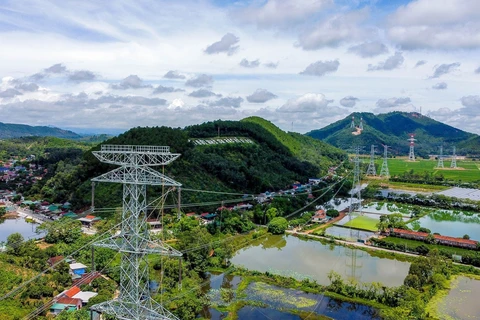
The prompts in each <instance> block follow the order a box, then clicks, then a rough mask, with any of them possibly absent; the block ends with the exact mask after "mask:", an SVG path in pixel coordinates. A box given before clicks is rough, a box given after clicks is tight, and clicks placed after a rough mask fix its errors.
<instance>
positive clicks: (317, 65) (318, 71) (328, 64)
mask: <svg viewBox="0 0 480 320" xmlns="http://www.w3.org/2000/svg"><path fill="white" fill-rule="evenodd" d="M339 66H340V62H339V61H338V60H331V61H317V62H314V63H312V64H310V65H308V66H307V67H306V68H305V70H303V71H302V72H300V74H303V75H308V76H317V77H321V76H324V75H326V74H327V73H332V72H335V71H337V70H338V67H339Z"/></svg>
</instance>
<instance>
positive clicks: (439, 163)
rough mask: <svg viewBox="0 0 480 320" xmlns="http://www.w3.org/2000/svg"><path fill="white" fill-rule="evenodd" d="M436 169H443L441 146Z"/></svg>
mask: <svg viewBox="0 0 480 320" xmlns="http://www.w3.org/2000/svg"><path fill="white" fill-rule="evenodd" d="M437 168H443V146H440V154H439V155H438V164H437Z"/></svg>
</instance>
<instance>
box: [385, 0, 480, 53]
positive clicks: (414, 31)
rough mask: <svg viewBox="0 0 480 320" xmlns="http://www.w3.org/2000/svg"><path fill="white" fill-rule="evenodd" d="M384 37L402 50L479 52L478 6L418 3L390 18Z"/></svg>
mask: <svg viewBox="0 0 480 320" xmlns="http://www.w3.org/2000/svg"><path fill="white" fill-rule="evenodd" d="M388 24H389V28H388V29H387V35H388V36H389V38H390V39H391V40H392V41H394V42H396V43H398V44H399V45H400V46H401V47H402V48H403V49H453V50H456V49H475V48H480V2H479V1H476V0H443V1H441V2H440V3H439V2H438V1H436V0H417V1H412V2H410V3H408V4H407V5H403V6H400V7H399V8H398V9H397V10H396V11H395V12H394V13H393V14H392V15H391V16H390V17H389V18H388Z"/></svg>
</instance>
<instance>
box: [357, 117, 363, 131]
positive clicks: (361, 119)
mask: <svg viewBox="0 0 480 320" xmlns="http://www.w3.org/2000/svg"><path fill="white" fill-rule="evenodd" d="M358 129H360V130H363V117H360V125H359V126H358Z"/></svg>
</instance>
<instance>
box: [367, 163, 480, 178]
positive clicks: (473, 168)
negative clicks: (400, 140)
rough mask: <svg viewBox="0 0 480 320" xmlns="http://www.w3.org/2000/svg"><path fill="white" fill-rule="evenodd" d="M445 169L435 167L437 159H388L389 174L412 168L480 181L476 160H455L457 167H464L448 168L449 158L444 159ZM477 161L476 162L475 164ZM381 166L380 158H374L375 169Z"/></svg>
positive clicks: (416, 171)
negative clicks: (411, 160)
mask: <svg viewBox="0 0 480 320" xmlns="http://www.w3.org/2000/svg"><path fill="white" fill-rule="evenodd" d="M443 163H444V166H445V169H443V170H442V169H436V166H437V161H436V160H424V159H418V160H417V161H415V162H409V161H406V159H388V170H389V171H390V175H391V176H394V175H400V174H402V173H404V172H407V171H410V170H413V171H414V172H415V173H417V174H422V173H424V172H425V171H427V172H432V173H433V174H434V175H440V174H442V175H443V176H444V177H445V179H447V180H462V181H465V182H469V181H477V180H479V181H480V168H479V165H480V162H477V161H460V160H457V167H459V168H464V170H459V169H458V170H454V169H452V170H448V169H449V168H450V160H449V159H446V160H444V161H443ZM477 163H478V164H477ZM381 166H382V160H381V159H377V160H376V167H377V171H379V170H380V168H381Z"/></svg>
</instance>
